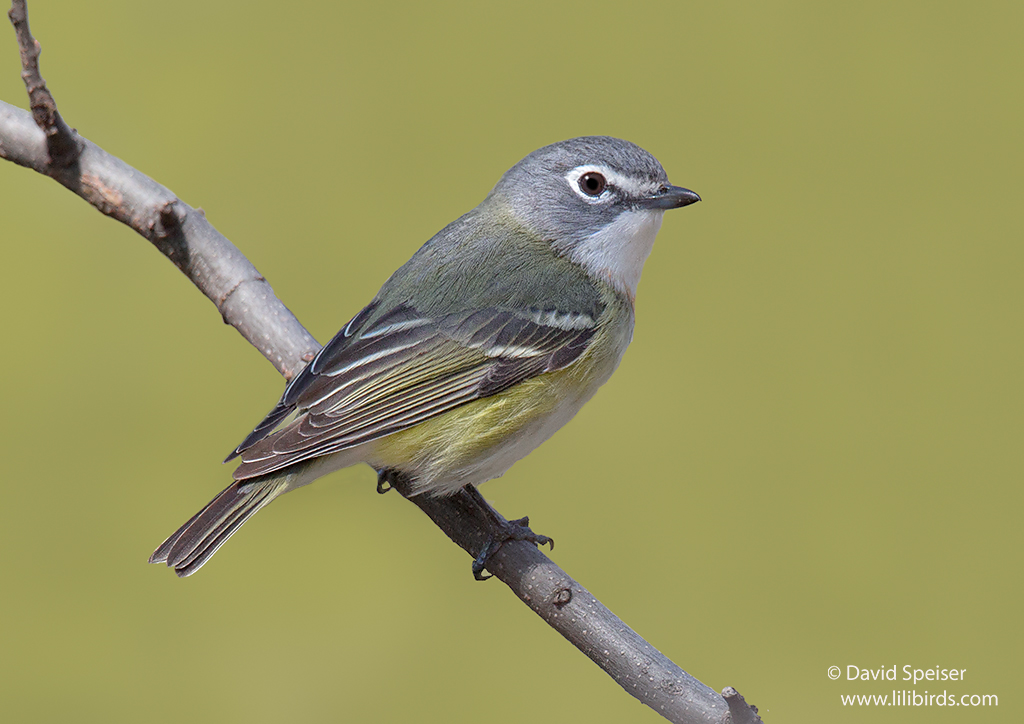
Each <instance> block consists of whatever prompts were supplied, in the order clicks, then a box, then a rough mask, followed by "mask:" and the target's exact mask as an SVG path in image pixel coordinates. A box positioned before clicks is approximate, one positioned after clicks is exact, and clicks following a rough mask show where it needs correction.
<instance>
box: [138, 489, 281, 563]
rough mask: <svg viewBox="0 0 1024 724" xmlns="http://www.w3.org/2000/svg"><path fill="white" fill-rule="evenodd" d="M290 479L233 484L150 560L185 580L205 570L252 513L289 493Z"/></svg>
mask: <svg viewBox="0 0 1024 724" xmlns="http://www.w3.org/2000/svg"><path fill="white" fill-rule="evenodd" d="M290 479H291V476H290V475H284V476H275V477H271V478H265V479H257V480H248V481H245V482H243V483H232V484H231V485H229V486H228V487H227V488H225V489H224V490H223V491H221V493H220V494H219V495H218V496H217V497H216V498H214V499H213V500H211V501H210V502H209V503H208V504H207V506H206V507H205V508H203V509H202V510H200V511H199V512H198V513H196V514H195V515H193V516H192V518H191V519H189V521H188V522H187V523H185V525H183V526H181V527H180V528H178V530H177V532H175V533H174V534H173V535H172V536H171V537H170V538H168V539H167V540H165V541H164V542H163V543H161V544H160V547H159V548H157V549H156V550H155V551H153V555H151V556H150V557H149V562H150V563H166V564H167V565H168V566H170V567H171V568H173V569H174V572H175V573H177V574H178V575H179V576H181V577H182V578H184V577H185V576H191V575H192V574H193V573H195V572H196V571H198V570H199V569H200V568H202V566H203V564H204V563H206V561H208V560H209V559H210V556H212V555H213V554H214V553H216V552H217V549H218V548H220V547H221V546H222V545H224V543H225V542H226V541H227V539H228V538H230V537H231V535H232V534H233V533H234V532H235V531H236V530H238V529H239V528H241V527H242V523H244V522H245V521H247V520H249V518H250V517H251V516H252V514H253V513H255V512H256V511H257V510H259V509H260V508H262V507H263V506H264V505H266V504H267V503H269V502H270V501H272V500H273V499H274V498H276V497H277V496H279V495H281V494H282V493H284V492H286V491H287V490H288V482H289V480H290Z"/></svg>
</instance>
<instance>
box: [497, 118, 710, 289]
mask: <svg viewBox="0 0 1024 724" xmlns="http://www.w3.org/2000/svg"><path fill="white" fill-rule="evenodd" d="M488 201H489V202H491V203H497V204H500V205H502V206H504V207H505V210H506V211H507V212H509V213H511V214H512V216H513V217H514V218H515V219H516V220H517V221H518V222H519V223H521V224H522V225H523V226H524V227H526V228H527V229H528V230H530V231H531V232H533V233H535V234H537V235H539V236H541V237H543V238H544V239H546V240H548V241H549V243H550V244H551V246H552V247H553V248H554V250H555V251H556V252H557V253H558V254H560V255H562V256H566V257H568V258H569V259H571V260H572V261H574V262H576V263H578V264H580V265H581V266H583V267H584V268H585V269H586V270H587V271H588V272H589V273H590V274H591V275H592V276H596V277H600V278H603V279H606V280H610V281H611V282H612V283H613V284H614V285H615V286H616V287H618V288H620V289H621V290H622V291H623V292H626V293H627V294H629V296H631V297H632V296H633V295H635V294H636V286H637V283H638V282H639V280H640V271H641V269H642V268H643V263H644V260H646V258H647V256H648V254H650V251H651V247H652V245H653V244H654V237H655V235H656V234H657V233H658V229H659V228H660V227H661V217H662V215H663V214H664V212H665V211H666V210H668V209H675V208H679V207H682V206H686V205H688V204H692V203H694V202H695V201H700V197H699V196H697V194H695V193H693V192H692V191H689V190H687V189H684V188H679V187H677V186H672V185H671V184H669V182H668V176H667V175H666V174H665V169H663V168H662V167H661V164H660V163H658V160H657V159H656V158H654V156H652V155H651V154H649V153H648V152H647V151H645V150H644V149H642V148H640V147H639V146H637V145H636V144H633V143H630V142H629V141H623V140H621V139H618V138H610V137H608V136H585V137H582V138H573V139H570V140H568V141H562V142H560V143H554V144H552V145H550V146H545V147H544V148H541V149H538V150H536V151H534V152H533V153H531V154H530V155H529V156H527V157H526V158H524V159H523V160H522V161H520V162H519V163H517V164H516V165H515V166H513V167H512V168H510V169H509V170H508V171H507V172H505V175H504V176H502V177H501V180H500V181H498V184H497V185H496V186H495V187H494V189H493V190H492V191H491V193H490V195H489V196H488Z"/></svg>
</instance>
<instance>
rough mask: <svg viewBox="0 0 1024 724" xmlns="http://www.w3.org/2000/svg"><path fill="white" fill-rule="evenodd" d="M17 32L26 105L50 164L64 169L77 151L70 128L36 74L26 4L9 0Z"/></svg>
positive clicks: (34, 44)
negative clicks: (43, 138)
mask: <svg viewBox="0 0 1024 724" xmlns="http://www.w3.org/2000/svg"><path fill="white" fill-rule="evenodd" d="M7 17H9V18H10V19H11V24H12V25H14V32H15V34H16V35H17V36H18V49H19V50H20V51H21V79H22V80H23V81H25V89H26V90H28V99H29V105H30V107H31V108H32V117H33V118H34V119H35V121H36V125H38V126H39V128H41V129H42V131H43V133H44V134H46V147H47V150H48V151H49V154H50V159H51V161H52V166H54V167H55V168H56V169H65V168H67V167H69V166H71V164H73V163H74V162H75V161H76V160H77V159H78V155H79V154H80V153H81V145H80V144H79V142H78V138H77V134H76V133H75V131H74V129H72V128H69V127H68V124H66V123H65V122H64V119H63V118H61V117H60V113H58V112H57V103H56V102H55V101H54V100H53V96H52V95H50V91H49V89H47V87H46V81H45V80H43V76H41V75H40V74H39V41H37V40H36V39H35V38H33V37H32V31H31V30H29V27H28V8H27V7H26V5H25V0H12V2H11V9H10V11H8V13H7Z"/></svg>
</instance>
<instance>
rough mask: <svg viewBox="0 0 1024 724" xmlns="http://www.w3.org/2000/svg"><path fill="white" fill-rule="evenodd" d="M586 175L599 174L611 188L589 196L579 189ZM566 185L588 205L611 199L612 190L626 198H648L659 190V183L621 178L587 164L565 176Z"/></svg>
mask: <svg viewBox="0 0 1024 724" xmlns="http://www.w3.org/2000/svg"><path fill="white" fill-rule="evenodd" d="M588 173H599V174H601V175H602V176H604V177H605V180H606V181H607V182H608V186H609V187H611V188H605V190H604V191H602V192H601V193H600V194H598V195H597V196H591V195H590V194H588V193H585V192H584V191H583V189H581V188H580V179H581V178H582V177H583V176H584V175H585V174H588ZM565 180H566V183H568V184H569V188H571V189H572V190H573V191H575V192H576V195H577V196H579V197H580V198H581V199H583V200H584V201H586V202H587V203H588V204H596V203H601V202H603V201H607V200H608V199H609V198H611V196H612V194H613V191H612V189H620V190H621V191H622V193H623V194H625V195H626V196H631V197H633V198H638V197H641V196H649V195H650V194H653V193H655V192H656V191H657V190H658V189H659V188H661V184H660V183H656V182H651V181H646V180H640V179H636V178H633V177H631V176H623V175H622V174H621V173H619V172H618V171H615V170H613V169H610V168H608V167H607V166H595V165H591V164H588V165H586V166H577V167H576V168H574V169H572V170H571V171H569V173H567V174H565Z"/></svg>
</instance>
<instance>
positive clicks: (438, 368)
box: [228, 305, 597, 480]
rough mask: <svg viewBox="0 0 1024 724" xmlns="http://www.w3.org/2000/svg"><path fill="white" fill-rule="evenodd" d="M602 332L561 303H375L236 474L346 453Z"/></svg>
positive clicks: (564, 359) (322, 360)
mask: <svg viewBox="0 0 1024 724" xmlns="http://www.w3.org/2000/svg"><path fill="white" fill-rule="evenodd" d="M370 319H372V320H373V321H372V322H368V320H370ZM596 329H597V320H596V319H594V318H593V317H591V316H590V315H587V314H580V313H566V312H561V311H558V310H527V311H524V312H512V311H508V310H505V309H498V308H495V309H483V310H477V311H473V312H464V313H457V314H449V315H446V316H444V317H441V318H437V319H432V318H429V317H426V316H424V315H421V314H419V313H418V312H417V311H416V310H415V309H414V308H412V307H410V306H406V305H402V306H399V307H396V308H395V309H393V310H391V311H389V312H387V313H384V314H380V313H379V310H377V309H375V308H374V305H370V306H369V307H367V308H366V309H365V310H363V312H360V314H359V315H356V317H354V318H353V320H352V321H351V322H349V324H347V325H346V326H345V328H344V329H342V330H341V331H340V332H339V333H338V334H337V335H336V336H335V337H334V338H333V339H332V340H331V341H330V342H329V343H328V344H327V345H325V346H324V348H323V349H322V350H320V352H319V353H318V354H317V356H316V358H314V360H313V361H312V362H310V364H309V365H308V366H307V367H306V368H305V369H304V370H302V372H300V373H299V374H298V375H297V376H296V377H295V379H294V380H292V382H291V383H290V384H289V385H288V387H287V388H286V390H285V393H284V395H283V396H282V398H281V401H280V402H279V403H278V404H277V406H275V407H274V409H273V410H271V411H270V413H269V414H268V415H267V417H266V418H265V419H264V420H263V422H261V423H260V424H259V425H258V426H257V427H256V429H255V430H253V432H252V433H251V434H250V435H249V436H248V437H247V438H246V439H245V440H244V441H243V442H242V444H241V445H239V446H238V448H236V450H235V451H234V453H233V454H232V455H231V457H229V458H228V459H231V458H233V457H236V456H241V459H242V462H241V464H240V465H239V467H238V469H237V470H236V471H235V479H237V480H243V479H248V478H252V477H255V476H259V475H265V474H267V473H270V472H274V471H276V470H280V469H282V468H285V467H288V466H290V465H294V464H296V463H300V462H304V461H307V460H310V459H313V458H316V457H319V456H322V455H328V454H331V453H336V452H340V451H342V450H345V449H347V448H350V447H354V446H356V445H360V444H362V443H365V442H369V441H371V440H374V439H377V438H380V437H383V436H385V435H390V434H392V433H395V432H399V431H401V430H404V429H407V428H409V427H412V426H413V425H416V424H419V423H421V422H424V421H425V420H428V419H430V418H432V417H435V416H437V415H441V414H443V413H445V412H448V411H449V410H452V409H454V408H456V407H458V406H459V405H463V404H466V403H467V402H470V401H472V400H476V399H479V398H482V397H487V396H490V395H494V394H497V393H499V392H501V391H503V390H506V389H508V388H509V387H512V386H513V385H516V384H518V383H519V382H522V381H523V380H526V379H529V378H531V377H534V376H536V375H540V374H543V373H545V372H550V371H553V370H557V369H562V368H564V367H567V366H568V365H570V364H572V363H573V362H574V361H576V360H577V359H578V358H579V357H580V355H582V354H583V352H584V351H585V350H586V348H587V346H588V345H589V344H590V342H591V340H592V338H593V335H594V332H595V331H596ZM293 413H294V414H295V415H296V416H295V417H294V419H291V420H290V421H288V422H286V424H285V425H284V426H283V427H280V426H281V424H282V422H285V421H286V420H288V418H290V417H291V416H292V415H293ZM278 427H280V429H276V428H278ZM275 429H276V431H275Z"/></svg>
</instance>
